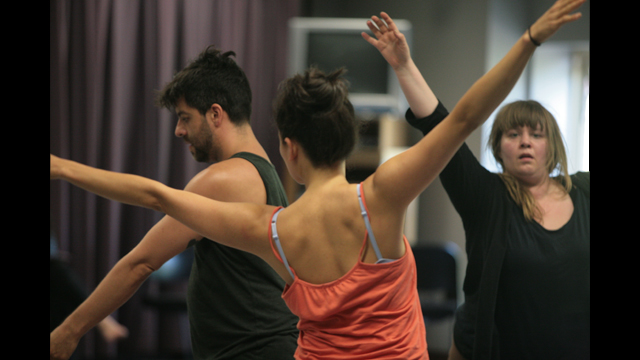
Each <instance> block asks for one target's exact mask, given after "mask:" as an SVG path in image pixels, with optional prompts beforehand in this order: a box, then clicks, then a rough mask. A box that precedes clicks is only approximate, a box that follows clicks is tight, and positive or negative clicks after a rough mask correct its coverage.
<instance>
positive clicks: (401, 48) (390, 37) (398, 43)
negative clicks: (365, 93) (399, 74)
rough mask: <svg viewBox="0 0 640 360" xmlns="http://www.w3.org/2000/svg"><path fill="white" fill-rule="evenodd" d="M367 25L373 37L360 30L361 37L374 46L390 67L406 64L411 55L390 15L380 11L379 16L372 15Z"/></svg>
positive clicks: (405, 41)
mask: <svg viewBox="0 0 640 360" xmlns="http://www.w3.org/2000/svg"><path fill="white" fill-rule="evenodd" d="M367 26H369V29H370V30H371V32H373V35H374V36H375V38H373V37H371V36H369V34H367V33H365V32H362V37H363V38H364V39H365V40H367V41H368V42H369V43H370V44H371V45H373V46H375V47H376V49H378V51H380V53H381V54H382V56H383V57H384V58H385V60H387V62H388V63H389V64H390V65H391V67H392V68H394V69H397V68H398V67H402V66H404V65H406V64H407V62H408V61H409V59H410V57H411V55H410V53H409V45H408V44H407V40H406V39H405V37H404V35H403V34H402V33H401V32H400V30H398V27H397V26H396V24H395V23H394V22H393V20H392V19H391V17H390V16H389V15H388V14H387V13H385V12H381V13H380V17H377V16H375V15H374V16H372V17H371V20H369V21H367Z"/></svg>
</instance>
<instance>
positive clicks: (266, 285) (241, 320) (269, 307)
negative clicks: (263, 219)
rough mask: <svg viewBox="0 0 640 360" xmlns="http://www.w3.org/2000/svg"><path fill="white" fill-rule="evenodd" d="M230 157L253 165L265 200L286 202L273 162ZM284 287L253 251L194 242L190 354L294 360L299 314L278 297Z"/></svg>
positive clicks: (189, 295) (245, 156)
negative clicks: (258, 175)
mask: <svg viewBox="0 0 640 360" xmlns="http://www.w3.org/2000/svg"><path fill="white" fill-rule="evenodd" d="M232 158H242V159H245V160H247V161H249V162H251V163H252V164H253V165H254V166H255V167H256V169H257V170H258V172H259V173H260V176H261V177H262V181H263V182H264V186H265V190H266V192H267V204H269V205H274V206H287V205H288V201H287V197H286V193H285V191H284V188H283V186H282V183H281V182H280V178H279V177H278V174H277V172H276V169H275V167H274V166H273V164H271V163H270V162H268V161H267V160H266V159H264V158H262V157H260V156H257V155H254V154H250V153H245V152H243V153H238V154H235V155H233V156H232ZM266 226H268V224H265V227H266ZM265 241H268V239H265ZM284 285H285V283H284V281H283V280H282V278H281V277H280V276H279V275H278V274H277V273H276V272H275V271H273V269H272V268H271V267H270V266H269V265H267V263H266V262H264V261H263V260H262V259H260V258H259V257H257V256H255V255H253V254H250V253H247V252H244V251H241V250H237V249H233V248H230V247H227V246H224V245H220V244H218V243H216V242H213V241H211V240H209V239H206V238H205V239H202V240H201V241H198V242H196V245H195V251H194V261H193V266H192V268H191V275H190V277H189V286H188V290H187V304H188V311H189V323H190V328H191V343H192V349H193V355H194V358H195V359H292V358H293V353H294V352H295V349H296V345H297V337H298V330H297V328H296V325H297V323H298V318H297V317H296V316H295V315H293V314H292V313H291V312H290V311H289V309H288V308H287V306H286V305H285V303H284V300H282V297H281V295H282V291H283V289H284Z"/></svg>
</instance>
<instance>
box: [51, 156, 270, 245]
mask: <svg viewBox="0 0 640 360" xmlns="http://www.w3.org/2000/svg"><path fill="white" fill-rule="evenodd" d="M50 161H51V162H50V179H51V180H56V179H60V180H65V181H68V182H69V183H71V184H73V185H75V186H78V187H80V188H82V189H84V190H87V191H89V192H92V193H94V194H96V195H99V196H102V197H104V198H107V199H111V200H114V201H118V202H121V203H124V204H129V205H134V206H140V207H145V208H148V209H152V210H156V211H160V212H163V213H165V214H167V215H169V216H171V217H173V218H174V219H177V220H178V221H180V222H181V223H183V224H185V225H187V226H188V227H190V228H191V229H193V230H194V231H196V232H197V233H199V234H200V235H202V236H204V237H207V238H209V239H211V240H213V241H216V242H219V243H221V244H224V245H227V246H230V247H234V248H236V249H240V250H243V251H247V252H250V253H253V254H255V255H258V256H260V257H264V256H267V257H268V256H271V254H272V252H271V248H270V245H269V242H268V241H266V240H267V239H268V224H269V218H270V216H271V212H272V211H273V209H275V207H273V206H268V205H258V204H251V203H226V202H221V201H216V200H213V199H210V198H207V197H204V196H201V195H198V194H195V193H192V192H189V191H184V190H178V189H173V188H171V187H168V186H166V185H164V184H162V183H160V182H158V181H155V180H151V179H148V178H145V177H142V176H138V175H132V174H122V173H117V172H113V171H107V170H102V169H96V168H93V167H91V166H87V165H83V164H80V163H77V162H75V161H71V160H66V159H61V158H59V157H57V156H54V155H51V160H50Z"/></svg>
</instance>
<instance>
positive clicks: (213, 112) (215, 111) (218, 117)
mask: <svg viewBox="0 0 640 360" xmlns="http://www.w3.org/2000/svg"><path fill="white" fill-rule="evenodd" d="M225 114H226V113H225V111H224V109H222V106H220V105H218V104H216V103H214V104H213V105H211V107H210V108H209V110H208V111H207V116H206V118H207V121H208V122H209V123H210V124H211V125H213V126H214V127H216V128H217V127H220V125H221V124H222V118H223V116H224V115H225Z"/></svg>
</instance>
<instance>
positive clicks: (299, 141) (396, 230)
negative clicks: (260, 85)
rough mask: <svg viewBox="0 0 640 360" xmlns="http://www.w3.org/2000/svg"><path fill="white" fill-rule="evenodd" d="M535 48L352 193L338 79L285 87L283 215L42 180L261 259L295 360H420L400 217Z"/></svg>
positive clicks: (160, 193) (562, 16) (345, 108)
mask: <svg viewBox="0 0 640 360" xmlns="http://www.w3.org/2000/svg"><path fill="white" fill-rule="evenodd" d="M576 8H577V6H575V7H567V8H566V9H564V10H563V11H562V12H560V13H559V14H558V15H557V16H555V17H542V18H540V19H539V20H538V21H536V23H534V25H533V26H532V28H531V31H532V34H533V35H534V36H537V37H538V38H539V40H541V41H543V40H546V39H547V38H548V37H550V36H551V35H552V34H553V33H554V32H555V31H556V30H557V29H558V28H559V27H560V26H561V25H562V24H564V23H566V22H567V21H570V20H574V19H577V17H578V16H577V15H568V14H569V12H571V11H573V10H575V9H576ZM559 20H560V21H559ZM390 29H391V30H393V28H390ZM382 31H385V30H384V29H382ZM378 35H382V34H380V33H378V34H377V36H378ZM368 40H369V41H374V40H373V39H368ZM535 48H536V46H535V45H534V44H533V43H532V42H531V41H529V39H528V38H526V39H525V38H523V39H521V40H519V41H518V42H517V43H516V44H515V45H514V46H513V48H512V49H511V50H510V51H509V53H508V54H507V55H506V56H505V58H504V59H503V60H502V61H501V62H500V63H499V64H498V65H496V66H495V67H494V68H493V69H492V70H491V71H490V72H489V73H487V74H486V75H484V76H483V77H482V78H480V79H479V80H478V82H477V83H476V84H474V85H473V86H472V87H471V88H470V89H469V91H468V92H467V93H466V94H465V96H464V97H463V98H462V99H461V100H460V102H459V103H458V105H457V106H456V107H455V108H454V109H453V111H452V112H451V114H450V115H449V116H447V117H446V118H445V119H444V120H443V121H442V122H441V123H440V124H439V125H438V126H436V127H435V128H434V129H433V130H432V131H431V132H430V133H429V135H427V136H425V137H424V138H423V139H422V140H421V141H420V142H418V143H417V144H416V145H414V146H413V147H411V148H410V149H408V150H407V151H405V152H403V153H402V154H399V155H397V156H396V157H394V158H392V159H390V160H388V161H386V162H385V163H383V164H382V165H380V167H379V168H378V169H377V170H376V172H375V173H373V174H372V175H371V176H370V177H368V178H367V179H365V180H364V181H363V182H362V183H359V184H350V183H349V182H348V181H347V179H346V177H345V160H346V158H347V156H348V155H349V153H350V152H351V150H352V149H353V147H354V145H355V137H356V134H357V124H356V121H355V116H354V111H353V106H352V105H351V103H350V102H349V99H348V90H347V84H346V82H345V81H344V80H343V79H342V78H341V76H340V75H341V74H342V71H341V70H338V71H337V72H332V73H329V74H324V73H322V72H320V71H318V70H317V69H310V70H308V71H306V72H305V73H304V74H299V75H296V76H293V77H292V78H290V79H287V80H286V81H284V83H283V84H282V85H281V87H280V89H279V93H278V96H277V99H276V101H275V110H274V113H275V121H276V124H277V127H278V132H279V138H280V154H281V155H282V158H283V159H284V162H285V163H286V165H287V168H288V170H289V172H290V173H291V175H292V177H293V178H294V179H295V180H296V181H297V182H299V183H301V184H304V186H305V192H304V193H303V195H302V196H301V197H300V198H299V199H298V200H296V201H295V202H294V203H293V204H291V205H290V206H289V207H287V208H281V207H274V206H268V205H258V204H247V203H242V204H239V203H225V202H218V201H214V200H211V199H209V198H205V197H202V196H199V195H197V194H193V193H190V192H187V191H181V190H176V189H172V188H169V187H167V186H165V185H163V184H161V183H159V182H157V181H153V180H150V179H146V178H143V177H140V176H136V175H129V174H120V173H115V172H110V171H105V170H100V169H95V168H92V167H89V166H85V165H82V164H79V163H76V162H73V161H69V160H63V159H60V158H58V157H55V156H53V155H51V170H50V172H51V179H63V180H66V181H69V182H71V183H72V184H75V185H76V186H79V187H81V188H83V189H85V190H87V191H91V192H93V193H96V194H98V195H100V196H103V197H106V198H109V199H112V200H115V201H120V202H123V203H127V204H132V205H136V206H143V207H146V208H150V209H154V210H157V211H161V212H164V213H166V214H168V215H169V216H171V217H173V218H175V219H178V220H179V221H181V222H183V223H184V224H186V225H187V226H189V227H190V228H192V229H193V230H195V231H196V232H198V233H200V234H202V235H203V236H205V237H207V238H208V239H211V240H212V241H216V242H219V243H222V244H225V245H228V246H231V247H234V248H237V249H241V250H244V251H247V252H251V253H253V254H255V255H257V256H259V257H261V258H262V259H264V260H265V261H266V262H267V263H268V264H269V265H270V266H271V267H273V269H274V270H275V271H276V272H277V273H278V274H279V275H280V276H281V277H282V278H283V279H284V280H285V282H286V283H287V285H286V287H285V290H284V292H283V294H282V297H283V298H284V300H285V302H286V304H287V305H288V306H289V308H290V309H291V311H292V312H293V313H294V314H295V315H297V316H299V318H300V322H299V323H298V328H299V330H300V334H299V337H298V349H297V351H296V355H295V357H296V358H297V359H428V353H427V344H426V334H425V327H424V320H423V317H422V312H421V309H420V303H419V299H418V293H417V288H416V267H415V260H414V258H413V254H412V252H411V247H410V246H409V244H408V242H407V240H406V238H405V237H404V235H403V234H402V229H403V223H404V215H405V212H406V209H407V207H408V206H409V204H410V203H411V201H412V200H413V199H415V198H416V197H417V196H418V195H419V194H420V193H421V192H422V191H423V190H424V189H425V188H426V187H427V186H428V185H429V184H430V183H431V182H432V181H433V180H434V179H435V177H436V176H438V174H439V173H440V171H441V170H442V169H443V168H444V166H445V165H446V164H447V162H448V161H449V160H450V159H451V157H452V156H453V155H454V154H455V153H456V151H457V149H458V148H459V147H460V145H462V143H463V142H464V139H465V138H466V137H467V136H468V135H469V134H470V133H471V132H472V131H473V130H474V129H476V128H477V127H478V126H480V125H481V124H482V123H483V122H484V121H485V120H486V119H487V117H488V116H489V115H490V114H491V112H492V111H493V110H494V109H495V108H496V106H498V104H499V103H500V102H501V101H502V100H503V99H504V98H505V97H506V95H507V94H508V93H509V91H511V88H512V87H513V86H514V85H515V82H516V81H517V79H518V78H519V76H520V75H521V73H522V71H523V70H524V67H525V65H526V64H527V62H528V61H529V58H530V57H531V55H532V54H533V52H534V50H535ZM401 81H402V80H401ZM327 142H328V144H327ZM231 239H233V240H231Z"/></svg>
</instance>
